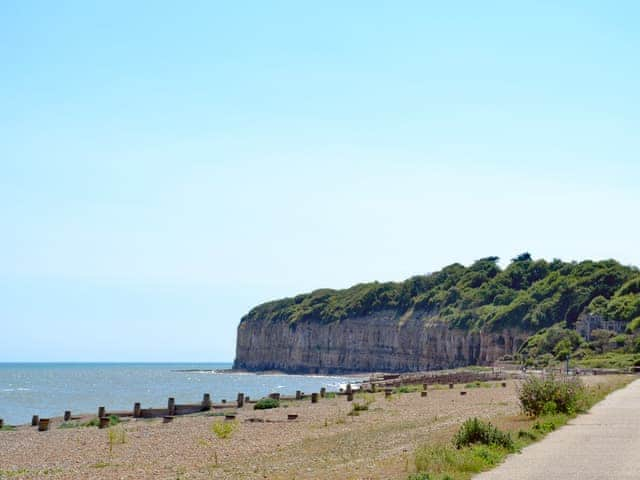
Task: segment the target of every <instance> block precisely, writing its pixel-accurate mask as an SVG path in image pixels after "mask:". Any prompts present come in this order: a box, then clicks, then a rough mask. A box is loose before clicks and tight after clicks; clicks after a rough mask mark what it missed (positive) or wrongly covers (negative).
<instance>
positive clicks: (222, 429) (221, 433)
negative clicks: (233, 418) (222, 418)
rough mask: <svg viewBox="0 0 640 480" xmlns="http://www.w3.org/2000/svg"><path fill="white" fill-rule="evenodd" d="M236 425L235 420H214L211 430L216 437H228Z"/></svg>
mask: <svg viewBox="0 0 640 480" xmlns="http://www.w3.org/2000/svg"><path fill="white" fill-rule="evenodd" d="M236 427H237V424H236V422H214V423H213V425H211V431H212V432H213V433H214V434H215V435H216V437H218V438H229V437H230V436H231V435H232V434H233V432H234V431H235V429H236Z"/></svg>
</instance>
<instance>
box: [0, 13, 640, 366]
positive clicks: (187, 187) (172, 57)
mask: <svg viewBox="0 0 640 480" xmlns="http://www.w3.org/2000/svg"><path fill="white" fill-rule="evenodd" d="M639 21H640V4H639V3H638V2H632V1H629V2H623V1H620V2H613V3H612V2H600V1H598V2H595V1H594V2H588V1H575V2H558V1H549V2H543V1H539V2H511V1H504V2H490V1H489V2H477V1H469V2H462V1H461V2H422V1H420V2H375V1H366V2H364V1H363V2H355V1H354V2H342V1H336V2H319V3H315V4H313V5H312V4H311V3H309V2H293V1H292V2H279V1H278V2H267V1H260V2H204V1H203V2H196V1H193V2H158V1H154V2H129V1H126V2H125V1H104V2H85V1H78V2H68V1H55V2H51V1H41V2H32V1H26V0H19V1H18V0H15V1H4V2H2V3H1V4H0V60H1V62H2V74H1V75H0V165H1V169H0V229H1V232H0V233H1V235H0V325H1V326H2V331H1V333H0V335H1V337H0V338H2V348H1V349H0V361H20V360H23V361H29V360H45V361H46V360H96V361H102V360H106V361H108V360H116V361H127V360H147V361H157V360H231V359H233V356H234V349H235V329H236V327H237V324H238V321H239V319H240V317H241V316H242V315H243V314H244V313H246V311H248V309H249V308H250V307H252V306H253V305H255V304H257V303H260V302H263V301H265V300H269V299H272V298H278V297H281V296H287V295H292V294H296V293H299V292H303V291H308V290H312V289H314V288H318V287H336V288H337V287H346V286H348V285H351V284H353V283H356V282H361V281H371V280H380V281H385V280H401V279H404V278H406V277H409V276H411V275H414V274H418V273H424V272H429V271H433V270H436V269H439V268H440V267H442V266H444V265H447V264H449V263H452V262H455V261H458V262H462V263H465V264H466V263H469V262H472V261H473V260H474V259H477V258H480V257H484V256H488V255H497V256H500V257H501V258H502V259H503V260H505V261H506V260H508V259H509V258H511V257H513V256H515V255H516V254H518V253H520V252H523V251H529V252H531V253H532V254H533V255H534V256H535V257H544V258H549V259H551V258H553V257H559V258H562V259H564V260H573V259H575V260H580V259H585V258H593V259H602V258H611V257H613V258H616V259H618V260H620V261H621V262H623V263H627V264H635V265H640V250H639V249H638V239H639V238H640V222H639V221H638V216H639V212H640V155H639V152H640V148H639V147H640V135H639V132H640V113H639V112H640V88H639V77H640V56H639V55H638V52H640V30H639V29H638V22H639Z"/></svg>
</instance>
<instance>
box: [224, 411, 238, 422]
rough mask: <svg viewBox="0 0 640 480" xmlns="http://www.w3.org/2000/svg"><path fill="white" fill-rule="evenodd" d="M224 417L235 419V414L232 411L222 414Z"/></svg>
mask: <svg viewBox="0 0 640 480" xmlns="http://www.w3.org/2000/svg"><path fill="white" fill-rule="evenodd" d="M224 419H225V420H235V419H236V416H235V415H234V414H233V413H227V414H226V415H225V416H224Z"/></svg>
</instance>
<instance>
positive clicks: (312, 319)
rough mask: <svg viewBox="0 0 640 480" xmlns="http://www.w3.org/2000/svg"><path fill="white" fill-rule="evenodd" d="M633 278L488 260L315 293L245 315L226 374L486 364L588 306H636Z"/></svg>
mask: <svg viewBox="0 0 640 480" xmlns="http://www.w3.org/2000/svg"><path fill="white" fill-rule="evenodd" d="M637 278H638V270H637V269H636V268H634V267H626V266H622V265H620V264H619V263H617V262H615V261H613V260H607V261H602V262H591V261H586V262H581V263H564V262H561V261H559V260H554V261H553V262H546V261H544V260H537V261H534V260H532V259H531V257H530V256H529V255H528V254H523V255H521V256H519V257H518V258H516V259H514V260H513V261H512V263H511V264H510V265H509V266H508V267H507V268H505V269H504V270H502V269H500V268H499V267H498V266H497V258H496V257H488V258H485V259H481V260H478V261H477V262H475V263H474V264H473V265H471V266H469V267H464V266H462V265H460V264H454V265H450V266H448V267H445V268H443V269H442V270H440V271H439V272H435V273H433V274H429V275H421V276H417V277H413V278H410V279H408V280H406V281H404V282H398V283H393V282H389V283H378V282H373V283H369V284H360V285H356V286H354V287H351V288H349V289H345V290H330V289H323V290H316V291H314V292H311V293H309V294H303V295H298V296H296V297H292V298H286V299H282V300H277V301H273V302H268V303H265V304H262V305H259V306H257V307H255V308H254V309H252V310H251V311H250V312H249V313H248V314H247V315H245V316H244V317H243V318H242V320H241V322H240V325H239V326H238V336H237V347H236V360H235V363H234V368H241V369H247V370H281V371H286V372H292V373H293V372H295V373H338V372H358V371H361V372H366V371H394V372H396V371H417V370H434V369H443V368H453V367H461V366H467V365H488V364H491V363H493V362H494V361H495V360H497V359H499V358H500V357H502V356H504V355H507V354H509V355H513V354H515V353H516V352H517V351H518V349H519V348H520V347H521V346H522V345H523V344H524V343H525V342H526V341H527V339H528V338H529V337H530V336H531V335H532V334H534V333H535V332H537V331H539V330H540V329H541V328H544V327H548V326H551V325H555V324H557V323H558V322H562V323H563V325H566V326H567V327H572V326H573V325H574V324H575V322H576V320H577V318H578V316H579V315H580V314H583V313H584V312H589V311H591V310H595V309H598V311H601V312H602V311H605V312H606V311H607V308H609V310H610V311H617V310H616V308H617V307H616V306H617V305H620V304H624V305H629V301H628V300H629V299H628V298H627V297H628V295H634V296H633V299H635V300H634V301H636V300H637V305H638V308H639V309H640V295H638V294H637V292H635V290H636V287H633V290H634V291H633V292H628V290H629V288H630V287H629V285H635V283H633V282H636V283H637ZM634 279H635V280H634ZM630 281H631V283H629V282H630ZM625 282H627V283H625ZM622 294H624V295H622ZM621 295H622V296H621ZM623 300H624V301H623ZM634 308H635V307H634ZM618 310H619V309H618ZM635 311H636V310H634V309H631V311H630V312H629V313H628V316H629V318H628V319H623V320H624V321H625V322H626V321H629V320H630V319H631V317H632V316H633V315H634V313H633V312H635ZM637 314H640V310H639V311H638V312H637Z"/></svg>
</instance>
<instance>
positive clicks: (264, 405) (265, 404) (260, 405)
mask: <svg viewBox="0 0 640 480" xmlns="http://www.w3.org/2000/svg"><path fill="white" fill-rule="evenodd" d="M279 406H280V402H279V401H278V400H276V399H275V398H261V399H260V400H258V401H257V402H256V404H255V405H254V406H253V409H254V410H267V409H269V408H278V407H279Z"/></svg>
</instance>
